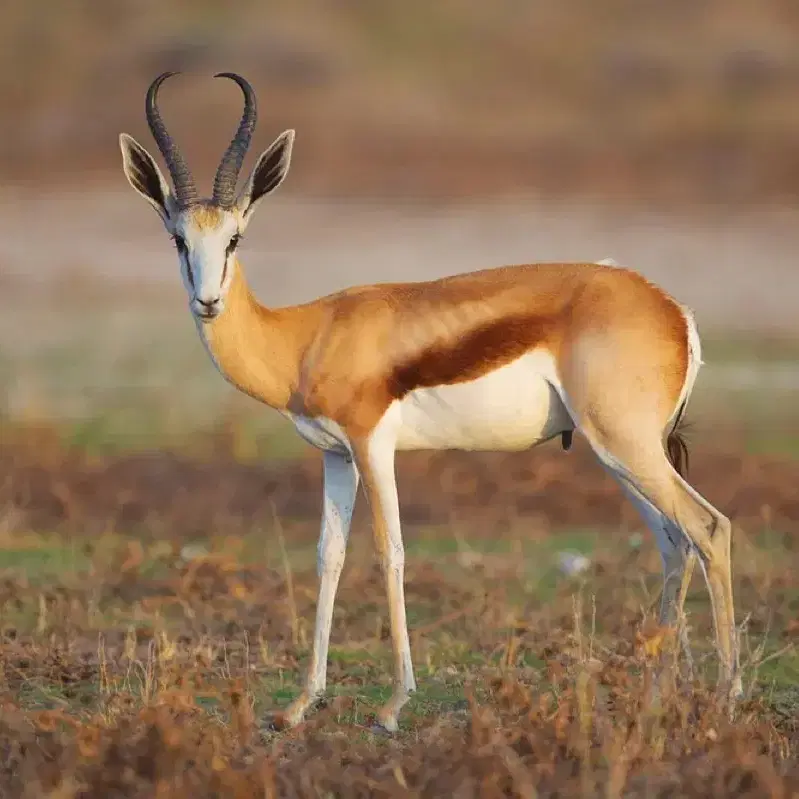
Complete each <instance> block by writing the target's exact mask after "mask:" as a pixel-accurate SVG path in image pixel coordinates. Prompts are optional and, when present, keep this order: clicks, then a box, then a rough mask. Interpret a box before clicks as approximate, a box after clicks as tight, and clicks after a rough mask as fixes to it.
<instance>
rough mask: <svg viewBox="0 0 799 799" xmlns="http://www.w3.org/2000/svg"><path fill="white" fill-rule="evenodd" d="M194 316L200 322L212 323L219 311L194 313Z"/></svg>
mask: <svg viewBox="0 0 799 799" xmlns="http://www.w3.org/2000/svg"><path fill="white" fill-rule="evenodd" d="M194 315H195V316H196V317H197V318H198V319H199V320H200V321H202V322H213V320H214V319H216V318H217V316H219V311H195V312H194Z"/></svg>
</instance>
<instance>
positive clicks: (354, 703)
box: [0, 428, 799, 797]
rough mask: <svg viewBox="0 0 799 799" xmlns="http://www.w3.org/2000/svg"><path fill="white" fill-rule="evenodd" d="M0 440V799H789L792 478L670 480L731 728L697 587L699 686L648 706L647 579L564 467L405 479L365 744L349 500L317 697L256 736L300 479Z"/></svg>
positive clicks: (297, 522)
mask: <svg viewBox="0 0 799 799" xmlns="http://www.w3.org/2000/svg"><path fill="white" fill-rule="evenodd" d="M3 432H4V436H3V439H2V440H3V442H4V443H3V446H2V450H0V485H1V486H2V493H0V505H2V507H3V508H4V513H3V521H2V529H1V530H0V635H1V636H2V643H1V644H0V702H2V707H3V712H2V715H0V750H2V752H3V758H2V769H0V793H2V795H3V796H8V797H17V796H21V797H42V796H48V797H95V796H96V797H101V796H102V797H113V796H119V797H145V796H148V797H149V796H163V797H172V796H174V797H183V796H186V797H188V796H191V797H204V796H209V797H210V796H242V797H244V796H253V795H258V796H260V795H264V796H303V797H305V796H308V797H311V796H347V797H350V796H445V795H446V796H449V795H453V796H485V797H492V796H523V797H529V796H564V795H565V796H579V795H584V796H597V795H599V796H622V795H624V796H696V797H699V796H789V795H792V794H793V793H794V792H795V791H796V790H799V768H797V765H798V764H799V760H798V759H797V757H798V755H799V752H798V751H797V746H799V737H798V734H797V730H796V725H795V714H796V708H797V706H798V705H799V696H797V694H796V689H795V682H796V678H797V676H799V658H797V656H796V654H795V653H794V649H793V644H794V641H795V636H796V631H797V624H796V607H797V603H799V594H797V592H796V589H795V579H794V575H795V573H796V569H797V567H799V555H798V554H797V552H798V551H799V550H797V548H796V545H795V533H796V531H797V529H798V528H797V526H796V525H797V522H796V519H797V518H799V515H798V514H797V513H795V512H794V510H792V508H794V506H795V499H794V492H793V488H794V487H795V485H796V479H797V476H798V475H797V473H796V472H797V466H796V465H795V464H794V463H792V462H790V461H785V460H779V459H775V458H764V457H757V458H755V457H753V456H746V455H743V454H741V453H740V452H738V453H736V452H732V451H729V452H726V453H724V452H715V451H714V450H712V449H707V448H699V449H698V450H697V452H696V454H695V458H694V462H695V464H696V466H695V482H696V484H697V485H698V486H699V488H700V489H701V490H702V491H704V492H705V493H706V494H708V495H709V496H710V497H711V499H713V500H714V501H715V502H717V503H718V504H719V505H720V506H721V507H724V508H725V510H727V511H728V512H730V514H731V515H732V516H733V519H734V521H735V524H736V529H735V539H734V540H735V543H734V547H735V550H734V558H735V590H736V601H737V606H738V609H739V620H740V621H741V622H742V629H743V631H744V635H743V643H744V647H743V650H744V657H743V659H744V664H745V687H746V690H747V697H746V699H745V701H744V702H743V704H742V706H741V708H740V712H739V715H738V716H737V718H736V719H735V720H734V722H729V721H727V720H726V718H725V717H724V716H723V715H722V714H720V713H719V712H718V711H717V709H716V708H715V706H714V704H713V702H712V696H711V692H710V690H709V686H711V685H712V679H713V673H714V670H715V657H714V655H713V653H712V651H711V647H710V645H709V633H710V623H709V612H708V603H707V599H706V594H705V593H704V591H703V589H702V587H701V585H700V583H699V580H697V581H696V583H695V586H694V590H693V592H692V594H691V597H690V598H689V622H690V625H691V628H692V632H691V634H692V640H693V645H694V656H695V659H696V661H697V665H698V675H697V679H696V682H695V683H694V684H688V683H686V682H685V681H684V680H683V679H682V678H678V680H677V683H676V690H674V691H672V690H671V687H670V686H669V685H668V684H665V685H664V686H662V691H661V694H660V699H659V700H656V698H655V695H654V694H653V672H652V666H653V664H654V661H655V659H656V657H657V655H658V652H659V649H660V647H661V646H662V645H663V638H662V636H661V635H660V631H659V630H658V629H657V627H656V625H655V624H654V621H653V614H654V612H655V610H656V607H657V602H658V590H659V563H658V557H657V554H656V552H655V548H654V545H653V542H652V541H651V539H650V537H649V535H648V534H646V533H644V535H643V537H642V535H641V533H642V532H643V531H642V530H641V527H640V523H639V522H638V521H637V520H636V519H635V517H634V515H633V514H632V513H631V512H630V510H629V509H628V508H626V506H625V505H624V504H623V502H622V500H621V498H620V496H619V493H618V491H617V490H616V489H615V487H614V486H613V485H612V483H610V482H609V480H607V479H606V476H605V475H604V474H603V473H602V471H601V470H600V469H599V468H598V467H592V466H591V465H590V464H589V462H588V460H587V455H586V453H585V451H584V449H583V448H581V447H577V449H576V450H575V451H574V452H572V453H569V454H568V455H566V454H564V453H561V452H558V451H557V450H556V448H554V447H553V448H543V449H542V450H538V451H536V452H535V453H525V454H521V455H518V456H517V455H513V456H496V457H495V456H485V457H482V456H472V457H463V456H458V455H456V454H452V455H447V456H444V457H440V456H435V457H428V456H423V457H418V458H415V457H414V458H403V459H401V463H400V482H401V493H402V498H403V512H404V514H405V517H406V519H407V522H406V538H407V546H408V565H407V601H408V616H409V621H410V625H411V636H412V648H413V653H414V660H415V663H416V667H417V680H418V683H419V690H418V692H417V694H416V695H415V697H414V699H413V700H412V702H411V704H410V705H409V706H408V708H407V711H406V712H405V713H404V715H403V717H402V719H401V731H400V732H399V733H398V734H397V735H396V736H393V737H387V736H383V735H379V734H376V733H374V732H372V730H371V726H370V724H371V720H372V719H373V716H374V712H375V710H376V708H377V706H378V705H379V704H380V702H381V701H383V700H384V699H385V698H386V696H387V694H388V692H389V691H390V655H389V646H390V644H389V640H388V630H387V626H388V625H387V616H386V605H385V598H384V593H383V588H382V580H381V577H380V572H379V569H378V567H377V565H376V564H375V563H374V560H373V557H372V552H371V549H372V548H371V544H370V537H369V531H368V519H367V517H366V515H365V514H364V513H363V511H364V508H363V507H362V506H359V509H358V511H357V512H356V518H355V522H354V530H353V535H352V540H351V546H350V555H349V559H348V563H347V566H346V567H345V573H344V575H343V578H342V585H341V589H340V593H339V597H338V601H337V607H336V613H335V617H334V626H333V638H332V649H331V653H330V658H329V681H328V684H329V701H328V703H327V705H326V707H323V708H322V709H321V710H320V711H319V712H318V713H316V714H315V715H313V716H311V717H310V718H309V719H308V721H307V722H306V723H305V724H303V725H301V726H300V727H299V728H297V729H295V730H292V731H288V732H282V733H280V732H273V731H270V730H269V729H268V727H267V725H266V724H265V721H266V720H267V719H268V717H269V715H270V714H272V713H274V712H275V711H279V709H280V708H281V707H282V706H283V705H285V704H286V703H287V702H288V701H289V700H290V699H291V697H292V696H293V695H295V693H296V691H297V690H298V685H299V682H300V680H301V676H302V671H303V667H304V664H305V663H306V662H307V657H308V647H309V641H310V637H311V634H312V620H313V608H314V599H315V586H316V578H315V575H314V538H315V533H316V530H317V529H318V507H319V502H320V496H319V490H320V480H319V478H320V474H319V464H318V460H317V459H316V458H314V459H312V460H311V461H304V460H302V461H299V462H297V463H295V464H290V463H287V464H284V465H282V466H278V465H274V466H267V467H264V466H256V465H247V464H244V463H239V462H236V460H235V458H233V457H232V453H231V450H230V440H229V439H228V440H227V442H226V440H225V439H223V438H220V437H216V438H215V439H214V440H213V441H209V442H207V446H206V448H205V458H203V459H198V457H199V456H196V455H195V456H191V457H189V456H181V455H179V454H175V455H173V456H166V455H156V454H153V455H150V456H147V457H143V456H121V455H120V456H116V457H113V458H101V459H98V458H96V457H90V456H85V455H82V454H81V453H80V452H79V451H73V452H71V453H69V452H65V451H64V450H63V449H62V448H61V445H60V444H59V441H58V439H57V438H55V437H53V436H51V435H49V434H47V433H46V431H42V430H40V431H39V432H38V433H37V434H36V435H34V431H31V430H28V431H23V430H17V431H16V433H15V434H14V435H11V433H12V432H13V431H11V430H9V429H8V428H6V429H5V430H4V431H3ZM211 453H213V459H212V460H208V459H207V456H208V455H209V454H211ZM432 486H436V488H435V489H433V488H431V487H432ZM525 499H526V502H525V501H524V500H525ZM792 503H793V504H792ZM273 508H276V509H277V512H278V519H279V522H278V521H277V520H276V519H275V517H274V516H273V515H272V509H273ZM281 536H282V538H283V540H284V541H285V556H284V552H283V550H282V547H281V541H280V538H281ZM572 550H576V551H581V552H582V553H583V554H585V555H586V556H587V557H588V559H589V562H590V565H589V568H588V570H587V571H586V572H585V573H583V574H580V575H577V576H571V577H570V576H568V575H566V574H564V573H563V571H562V570H561V568H560V566H559V562H560V554H561V553H562V552H564V551H572Z"/></svg>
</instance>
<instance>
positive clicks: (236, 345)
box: [197, 263, 302, 410]
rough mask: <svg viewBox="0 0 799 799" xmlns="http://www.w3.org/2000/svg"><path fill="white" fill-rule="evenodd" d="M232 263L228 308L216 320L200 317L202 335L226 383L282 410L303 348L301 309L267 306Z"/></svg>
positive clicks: (226, 300) (227, 300)
mask: <svg viewBox="0 0 799 799" xmlns="http://www.w3.org/2000/svg"><path fill="white" fill-rule="evenodd" d="M233 266H234V271H233V280H232V283H231V286H230V290H229V291H228V294H227V297H226V299H225V310H224V311H223V312H222V313H221V314H220V316H219V317H218V318H217V319H215V320H214V321H213V322H209V323H203V322H199V321H198V322H197V328H198V330H199V333H200V337H201V338H202V340H203V342H204V343H205V346H206V348H207V349H208V352H209V354H210V355H211V358H212V359H213V361H214V363H215V364H216V367H217V369H219V371H220V372H221V373H222V376H223V377H224V378H225V379H226V380H227V381H228V382H230V383H232V384H233V385H234V386H235V387H236V388H238V389H239V390H240V391H242V392H244V393H245V394H249V395H250V396H251V397H254V398H255V399H257V400H259V401H261V402H263V403H265V404H267V405H269V406H271V407H272V408H275V409H277V410H284V409H285V408H286V406H287V404H288V402H289V399H290V398H291V395H292V393H293V392H294V390H295V388H296V385H297V379H298V377H297V376H298V369H299V356H300V352H301V347H302V342H301V337H300V334H301V331H302V325H300V324H297V321H298V320H297V319H296V317H297V315H298V314H297V311H298V309H285V310H276V311H273V310H270V309H269V308H266V307H264V306H263V305H261V304H260V303H259V302H258V301H257V300H256V299H255V297H254V296H253V293H252V291H251V290H250V287H249V286H248V285H247V282H246V280H245V278H244V274H243V272H242V269H241V265H240V264H239V263H236V264H234V265H233Z"/></svg>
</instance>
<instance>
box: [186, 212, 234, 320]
mask: <svg viewBox="0 0 799 799" xmlns="http://www.w3.org/2000/svg"><path fill="white" fill-rule="evenodd" d="M244 227H245V225H244V220H243V219H242V215H241V214H240V213H239V212H238V210H237V209H233V210H230V211H229V210H222V209H221V208H216V207H214V206H213V205H210V204H208V205H196V206H193V207H191V208H189V209H187V210H186V211H184V212H182V213H181V214H179V215H178V217H177V218H176V219H175V222H174V225H173V235H174V236H176V237H180V238H181V239H182V240H183V241H184V242H185V250H183V251H180V250H179V251H178V257H179V258H180V269H181V274H182V276H183V285H184V286H185V287H186V291H187V292H188V295H189V307H190V308H191V311H192V313H193V314H195V316H196V317H197V318H198V319H199V320H203V318H204V315H209V312H210V314H212V315H216V316H218V315H219V314H221V313H222V312H223V311H224V309H225V298H226V296H227V293H228V291H229V290H230V286H231V284H232V282H233V263H234V261H235V247H231V242H235V238H234V237H235V236H240V235H241V234H242V232H243V230H244ZM203 303H204V304H203Z"/></svg>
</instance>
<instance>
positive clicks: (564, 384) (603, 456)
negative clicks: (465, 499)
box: [199, 216, 740, 729]
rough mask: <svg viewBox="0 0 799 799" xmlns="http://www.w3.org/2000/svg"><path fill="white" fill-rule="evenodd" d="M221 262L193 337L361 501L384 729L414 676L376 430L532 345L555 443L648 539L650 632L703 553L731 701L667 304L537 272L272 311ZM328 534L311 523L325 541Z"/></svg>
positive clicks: (731, 634)
mask: <svg viewBox="0 0 799 799" xmlns="http://www.w3.org/2000/svg"><path fill="white" fill-rule="evenodd" d="M209 219H210V216H209ZM233 269H234V275H233V283H232V285H231V287H230V291H229V294H228V298H227V307H226V309H225V311H224V312H223V313H222V315H221V316H220V317H218V318H217V319H216V320H214V321H213V322H210V323H206V324H201V325H200V326H199V327H200V329H201V331H202V334H203V336H204V337H205V340H206V342H207V345H208V348H209V350H210V352H211V354H212V356H213V358H214V360H215V361H216V363H217V365H218V367H219V368H220V370H221V371H222V372H223V374H224V375H225V376H226V377H227V379H228V380H230V381H231V382H232V383H233V384H234V385H235V386H237V387H238V388H239V389H241V390H242V391H244V392H246V393H247V394H249V395H251V396H253V397H255V398H256V399H259V400H261V401H262V402H265V403H266V404H268V405H270V406H272V407H274V408H277V409H278V410H281V411H288V412H290V413H291V414H294V415H295V418H302V419H306V420H308V419H311V420H313V419H321V420H329V422H332V423H335V424H337V425H338V426H339V427H340V429H341V430H342V431H343V432H344V434H345V435H346V437H347V439H348V441H349V446H350V448H351V454H352V456H353V457H354V459H355V461H356V463H357V466H358V469H359V470H360V471H361V474H362V477H363V486H364V489H365V490H366V493H367V495H368V496H370V497H371V502H370V506H371V511H372V517H373V522H374V534H375V543H376V546H377V550H378V554H379V556H380V560H381V563H382V566H383V571H384V576H385V580H386V587H387V593H388V600H389V611H390V613H389V616H390V621H391V631H392V642H393V650H394V658H395V668H394V692H393V694H392V697H391V699H390V700H389V702H388V703H387V704H386V705H385V706H384V707H383V708H382V709H381V710H380V712H379V714H378V717H379V719H380V721H381V723H382V724H383V725H384V726H385V727H386V728H387V729H397V723H398V722H397V718H398V714H399V712H400V709H401V708H402V707H403V705H404V704H405V702H406V701H407V700H408V697H409V694H410V692H412V691H413V690H414V687H415V681H414V677H413V668H412V662H411V655H410V646H409V643H408V632H407V624H406V620H405V604H404V595H403V565H402V564H403V562H404V561H403V558H404V555H403V554H402V538H401V532H400V529H399V508H398V504H397V497H396V482H395V480H394V477H393V447H394V444H393V443H392V442H391V441H390V433H389V439H388V440H387V439H385V438H383V437H382V436H383V432H384V431H382V432H381V430H382V428H381V427H380V425H381V424H382V420H384V419H387V418H389V416H390V414H389V409H390V408H391V406H392V404H393V403H394V402H396V401H397V400H401V399H402V398H403V397H404V396H405V395H407V394H408V393H409V392H412V391H415V390H417V389H422V388H430V387H440V386H442V385H449V384H455V383H460V382H463V381H473V380H475V379H477V378H480V377H482V376H484V375H487V374H489V373H491V372H493V371H495V370H498V369H499V368H501V367H503V366H505V365H507V364H510V363H511V362H513V361H514V360H516V359H519V358H520V357H521V356H523V355H525V354H526V353H532V352H534V351H535V352H542V351H543V352H546V353H548V355H549V356H550V357H551V358H552V360H553V362H554V364H555V369H556V373H557V374H556V377H557V380H558V382H559V386H560V388H559V390H560V391H562V392H563V393H562V395H560V396H561V399H562V401H563V402H564V403H567V404H568V408H567V409H568V412H569V415H570V418H571V420H572V422H573V425H567V426H566V427H560V428H555V429H552V430H550V431H549V432H550V433H551V434H552V435H556V434H557V433H558V432H561V434H562V435H564V439H563V441H564V445H565V444H566V442H567V438H566V437H569V440H570V435H571V429H572V427H573V426H577V427H579V429H580V431H581V432H582V434H583V435H584V436H585V437H586V439H587V440H588V442H589V443H590V445H591V446H592V448H593V449H594V451H595V452H596V454H597V456H598V457H599V459H600V461H601V462H602V463H603V464H604V465H605V466H606V467H607V468H608V469H609V470H610V471H611V472H612V473H613V474H614V476H615V477H616V478H617V479H618V480H619V482H620V484H621V485H622V487H623V488H624V489H625V491H627V493H628V496H630V498H631V499H632V500H633V502H634V503H635V504H636V505H637V507H638V508H639V509H640V510H641V512H642V514H643V515H644V517H645V518H646V519H647V521H648V523H649V524H650V526H652V528H653V530H654V531H655V533H656V534H657V535H659V547H660V550H661V556H662V558H663V563H664V588H663V594H662V599H661V612H660V618H661V623H663V624H669V625H673V624H678V623H679V620H680V618H681V615H682V606H683V603H684V601H685V593H686V590H687V583H688V581H689V580H690V574H691V570H692V568H693V564H694V561H695V559H696V557H697V556H698V557H699V558H700V559H701V562H702V564H703V568H704V571H705V574H706V578H707V585H708V588H709V590H710V593H711V597H712V604H713V610H714V620H715V628H716V640H717V647H718V651H719V656H720V661H721V669H720V672H719V686H720V688H721V689H722V690H725V691H727V694H728V696H729V697H731V698H732V697H734V696H736V695H737V694H738V693H739V692H740V677H739V675H738V649H737V643H736V640H737V639H736V633H735V622H734V613H733V598H732V588H731V575H730V557H729V546H730V537H731V532H730V530H731V528H730V524H729V521H728V520H727V519H726V518H725V517H724V516H723V515H722V514H721V513H719V511H717V510H716V509H715V508H714V507H713V506H712V505H710V503H708V502H707V501H706V500H705V499H704V498H702V497H701V496H700V495H699V494H697V493H696V492H695V491H694V490H693V489H692V488H691V487H690V486H689V485H688V484H687V483H685V481H684V480H683V478H682V476H681V475H680V474H679V472H680V471H682V463H681V461H680V458H678V457H677V455H678V454H679V455H682V454H683V452H682V450H680V452H679V453H677V451H676V450H675V447H676V446H677V443H676V442H678V440H679V438H678V435H679V434H678V424H679V422H680V420H681V415H682V411H683V409H684V403H685V401H686V400H687V396H688V394H689V393H690V384H689V382H688V380H689V378H688V375H689V366H690V365H691V364H690V360H689V359H690V358H691V357H694V358H696V357H698V356H697V354H696V353H694V355H693V356H692V355H691V346H690V345H689V320H688V317H687V316H686V314H685V313H684V311H683V309H681V307H680V306H679V305H678V304H677V303H676V302H675V301H674V300H673V299H672V298H671V297H670V296H669V295H667V294H666V293H665V292H664V291H662V290H661V289H659V288H658V287H656V286H654V285H652V284H650V283H649V282H648V281H647V280H645V279H644V278H643V277H642V276H641V275H639V274H637V273H635V272H633V271H630V270H626V269H621V268H617V267H610V266H607V265H600V264H539V265H526V266H508V267H502V268H498V269H490V270H484V271H481V272H475V273H472V274H465V275H458V276H455V277H448V278H443V279H440V280H434V281H430V282H426V283H396V284H385V285H371V286H360V287H355V288H350V289H347V290H345V291H342V292H339V293H337V294H333V295H330V296H327V297H323V298H320V299H317V300H315V301H313V302H310V303H307V304H305V305H298V306H293V307H289V308H281V309H275V310H270V309H267V308H265V307H263V306H262V305H260V304H259V303H258V302H257V301H256V300H255V298H254V297H253V295H252V293H251V292H250V290H249V289H248V287H247V284H246V282H245V280H244V276H243V273H242V271H241V267H240V265H239V264H238V262H235V263H234V264H233ZM695 367H696V363H695V362H694V367H693V368H695ZM684 391H685V393H683V392H684ZM681 398H682V399H681ZM678 402H681V403H682V406H683V407H680V408H677V403H678ZM667 428H670V429H667ZM664 434H665V437H666V442H665V443H666V447H667V448H668V456H667V454H666V452H665V451H664V441H663V437H664ZM375 437H377V438H378V439H379V440H377V441H376V440H375ZM389 456H390V461H385V460H381V459H382V458H386V457H389ZM674 467H677V470H676V471H675V469H674ZM376 469H377V471H375V470H376ZM326 496H327V495H326ZM329 524H330V522H328V521H323V528H322V529H323V538H324V535H325V533H324V531H325V530H326V529H328V526H329ZM686 543H688V545H689V546H688V547H686ZM694 553H696V555H695V554H694ZM325 569H327V566H326V567H325ZM339 572H340V567H339V566H336V567H335V568H333V567H330V570H328V571H324V570H323V571H320V575H321V576H322V589H323V590H324V596H325V602H324V604H320V605H319V606H318V608H317V613H318V617H317V630H318V631H319V630H326V631H327V633H326V635H329V621H330V614H331V613H332V605H331V604H330V603H331V602H332V595H334V593H335V585H336V583H337V581H338V574H339ZM331 592H332V594H331ZM320 634H321V633H320ZM319 646H324V648H325V649H326V647H327V641H326V640H325V641H324V643H323V644H319V643H318V642H317V643H315V646H314V656H313V658H312V668H311V670H310V671H309V673H308V677H307V682H306V686H305V688H304V690H303V692H302V693H301V694H300V696H299V697H298V698H297V699H296V700H295V701H294V702H293V703H292V705H291V706H290V707H289V708H288V709H287V710H286V713H285V716H284V720H285V722H286V723H288V724H294V723H297V722H298V721H299V720H300V719H301V718H302V717H303V715H304V714H305V713H306V711H307V710H308V708H309V707H310V706H311V705H312V703H313V701H314V699H315V697H316V696H318V694H319V691H320V690H323V687H324V679H325V678H324V672H325V670H324V664H322V663H321V661H319V660H318V653H317V647H319ZM320 686H321V687H320Z"/></svg>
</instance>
